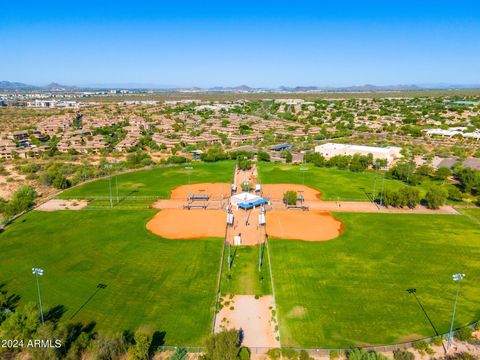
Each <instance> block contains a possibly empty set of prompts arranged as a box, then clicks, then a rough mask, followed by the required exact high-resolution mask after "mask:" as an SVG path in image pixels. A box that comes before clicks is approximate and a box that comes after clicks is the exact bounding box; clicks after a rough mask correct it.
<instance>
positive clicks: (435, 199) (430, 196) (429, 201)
mask: <svg viewBox="0 0 480 360" xmlns="http://www.w3.org/2000/svg"><path fill="white" fill-rule="evenodd" d="M446 198H447V191H446V190H445V189H444V188H443V187H440V186H432V187H431V188H430V190H428V192H427V193H426V194H425V204H426V205H427V207H428V208H429V209H438V208H440V206H442V205H443V204H445V199H446Z"/></svg>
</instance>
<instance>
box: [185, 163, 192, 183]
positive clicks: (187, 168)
mask: <svg viewBox="0 0 480 360" xmlns="http://www.w3.org/2000/svg"><path fill="white" fill-rule="evenodd" d="M185 170H187V173H188V185H190V171H192V170H193V167H191V166H185Z"/></svg>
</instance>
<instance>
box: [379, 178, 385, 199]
mask: <svg viewBox="0 0 480 360" xmlns="http://www.w3.org/2000/svg"><path fill="white" fill-rule="evenodd" d="M384 187H385V173H383V178H382V191H381V193H380V206H383V191H384Z"/></svg>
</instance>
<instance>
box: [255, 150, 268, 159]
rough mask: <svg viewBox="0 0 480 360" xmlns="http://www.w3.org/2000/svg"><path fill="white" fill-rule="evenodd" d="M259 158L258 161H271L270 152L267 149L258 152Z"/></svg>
mask: <svg viewBox="0 0 480 360" xmlns="http://www.w3.org/2000/svg"><path fill="white" fill-rule="evenodd" d="M257 159H258V161H265V162H269V161H270V154H269V153H267V152H266V151H259V152H258V154H257Z"/></svg>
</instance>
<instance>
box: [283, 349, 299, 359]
mask: <svg viewBox="0 0 480 360" xmlns="http://www.w3.org/2000/svg"><path fill="white" fill-rule="evenodd" d="M282 357H284V358H287V359H291V360H297V359H298V352H297V351H295V350H294V349H282Z"/></svg>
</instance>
